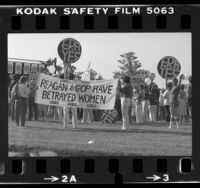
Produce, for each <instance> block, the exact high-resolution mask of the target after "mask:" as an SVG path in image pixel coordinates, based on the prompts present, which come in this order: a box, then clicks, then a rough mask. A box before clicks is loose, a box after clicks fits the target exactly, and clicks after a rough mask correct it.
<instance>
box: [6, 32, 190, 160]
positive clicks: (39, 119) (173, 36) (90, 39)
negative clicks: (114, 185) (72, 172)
mask: <svg viewBox="0 0 200 188" xmlns="http://www.w3.org/2000/svg"><path fill="white" fill-rule="evenodd" d="M7 40H8V49H7V51H8V69H7V70H8V72H7V73H8V156H9V157H24V156H26V157H38V156H44V157H56V156H59V157H76V156H87V157H88V156H117V157H119V156H191V155H192V34H191V33H190V32H181V33H179V32H176V33H175V32H174V33H165V32H162V33H159V32H155V33H154V32H151V33H146V32H145V33H139V32H138V33H128V32H127V33H37V34H36V33H12V34H11V33H10V34H8V35H7Z"/></svg>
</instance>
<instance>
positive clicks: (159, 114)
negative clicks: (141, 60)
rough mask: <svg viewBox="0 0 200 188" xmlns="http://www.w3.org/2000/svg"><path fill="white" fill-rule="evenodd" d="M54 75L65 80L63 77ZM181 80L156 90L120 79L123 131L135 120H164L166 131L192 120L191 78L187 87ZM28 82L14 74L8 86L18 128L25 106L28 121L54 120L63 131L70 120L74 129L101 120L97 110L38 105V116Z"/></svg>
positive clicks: (10, 105)
mask: <svg viewBox="0 0 200 188" xmlns="http://www.w3.org/2000/svg"><path fill="white" fill-rule="evenodd" d="M40 72H43V70H40ZM43 73H44V72H43ZM56 76H58V77H59V78H64V74H59V75H56ZM69 79H70V80H73V79H75V76H74V75H73V74H71V75H70V76H69ZM182 79H183V75H181V76H180V78H179V80H178V79H177V78H173V79H172V81H167V82H166V88H159V87H158V86H157V84H155V83H154V82H152V83H151V84H150V85H147V84H142V85H139V86H137V87H133V85H132V83H131V78H130V77H129V76H124V77H122V78H121V79H119V82H118V91H117V93H118V96H117V97H116V104H118V105H115V106H118V107H117V111H118V117H119V118H118V120H122V129H128V128H129V127H130V125H131V124H132V123H134V121H135V124H141V123H147V122H155V121H158V120H160V121H166V122H169V128H171V127H172V126H173V124H176V126H177V128H178V127H179V125H180V122H182V121H191V119H192V77H191V76H190V77H189V78H188V80H189V85H188V86H187V88H186V87H185V85H184V84H181V80H182ZM27 81H28V77H27V76H24V75H14V76H12V78H11V81H10V82H9V86H8V103H9V116H10V117H11V119H12V121H15V122H16V125H17V126H19V122H20V120H21V126H25V122H26V119H27V117H26V115H27V107H28V120H29V121H31V120H32V119H33V117H34V119H35V121H37V120H38V117H43V118H45V120H48V119H55V120H59V121H63V128H65V127H67V126H68V124H69V122H70V120H71V121H72V127H73V128H76V126H77V124H78V123H79V121H81V122H82V123H84V124H87V123H91V122H92V121H101V114H102V112H103V110H98V109H81V108H68V107H57V106H52V105H49V106H48V105H40V111H41V113H39V110H38V104H36V103H35V102H34V98H35V91H36V90H37V87H28V86H27ZM119 101H120V102H119ZM119 104H120V105H119ZM41 109H42V110H41Z"/></svg>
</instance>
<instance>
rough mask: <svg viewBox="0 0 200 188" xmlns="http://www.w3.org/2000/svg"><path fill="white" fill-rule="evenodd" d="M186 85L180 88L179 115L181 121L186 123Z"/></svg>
mask: <svg viewBox="0 0 200 188" xmlns="http://www.w3.org/2000/svg"><path fill="white" fill-rule="evenodd" d="M184 89H185V85H184V84H182V85H181V87H180V93H179V113H180V121H181V122H182V121H183V122H184V121H185V117H186V115H187V108H186V92H185V90H184Z"/></svg>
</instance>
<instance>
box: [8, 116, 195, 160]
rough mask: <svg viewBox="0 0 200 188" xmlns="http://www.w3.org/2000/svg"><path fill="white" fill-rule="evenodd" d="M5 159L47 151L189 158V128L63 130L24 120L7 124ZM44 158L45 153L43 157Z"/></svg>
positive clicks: (145, 126) (56, 125)
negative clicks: (23, 121) (20, 122)
mask: <svg viewBox="0 0 200 188" xmlns="http://www.w3.org/2000/svg"><path fill="white" fill-rule="evenodd" d="M8 125H9V126H8V129H9V151H10V152H9V156H14V155H13V153H14V152H24V153H30V152H35V151H37V152H38V151H44V150H51V151H54V152H55V153H56V154H57V155H58V156H158V155H171V156H175V155H179V156H180V155H183V156H187V155H191V154H192V125H191V123H182V125H181V126H180V128H179V129H177V128H176V127H172V128H171V129H168V126H169V125H168V124H167V123H165V122H156V123H154V124H153V123H147V124H142V125H137V124H133V125H131V128H130V129H129V130H121V122H117V123H116V124H111V125H106V124H102V123H101V122H95V123H92V124H90V125H85V124H79V125H78V127H77V128H76V129H72V128H71V124H69V127H67V128H65V129H63V127H62V126H63V125H62V123H61V122H56V121H43V120H39V121H27V122H26V127H17V126H15V124H14V123H13V122H11V121H9V122H8ZM46 155H48V152H47V154H46Z"/></svg>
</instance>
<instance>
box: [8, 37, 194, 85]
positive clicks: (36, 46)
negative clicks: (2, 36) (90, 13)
mask: <svg viewBox="0 0 200 188" xmlns="http://www.w3.org/2000/svg"><path fill="white" fill-rule="evenodd" d="M65 38H74V39H76V40H78V41H79V42H80V44H81V46H82V54H81V57H80V59H79V60H78V61H77V62H76V63H74V65H75V66H76V67H77V71H84V70H86V69H87V66H88V63H89V62H91V68H92V69H94V70H96V71H97V72H99V73H101V75H102V76H103V77H104V79H112V78H113V72H114V71H117V70H119V68H118V65H119V63H118V62H117V60H118V59H120V54H122V53H125V52H130V51H133V52H135V53H136V56H137V57H138V59H139V61H140V62H141V63H142V67H143V68H144V69H146V70H149V71H150V72H154V73H155V74H156V79H155V82H156V83H157V84H158V85H159V86H160V87H161V86H164V85H165V84H164V83H165V81H164V79H163V78H161V77H160V76H159V74H158V72H157V64H158V62H159V60H160V59H161V58H163V57H164V56H174V57H175V58H177V59H178V60H179V62H180V63H181V72H182V73H184V74H186V75H190V74H191V65H192V62H191V33H77V34H76V33H73V34H70V33H65V34H61V33H58V34H9V35H8V57H10V58H22V59H33V60H43V61H46V60H47V59H49V58H55V57H57V60H58V62H59V63H60V64H61V63H62V60H61V59H60V57H59V55H58V53H57V47H58V44H59V43H60V41H62V40H63V39H65Z"/></svg>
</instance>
